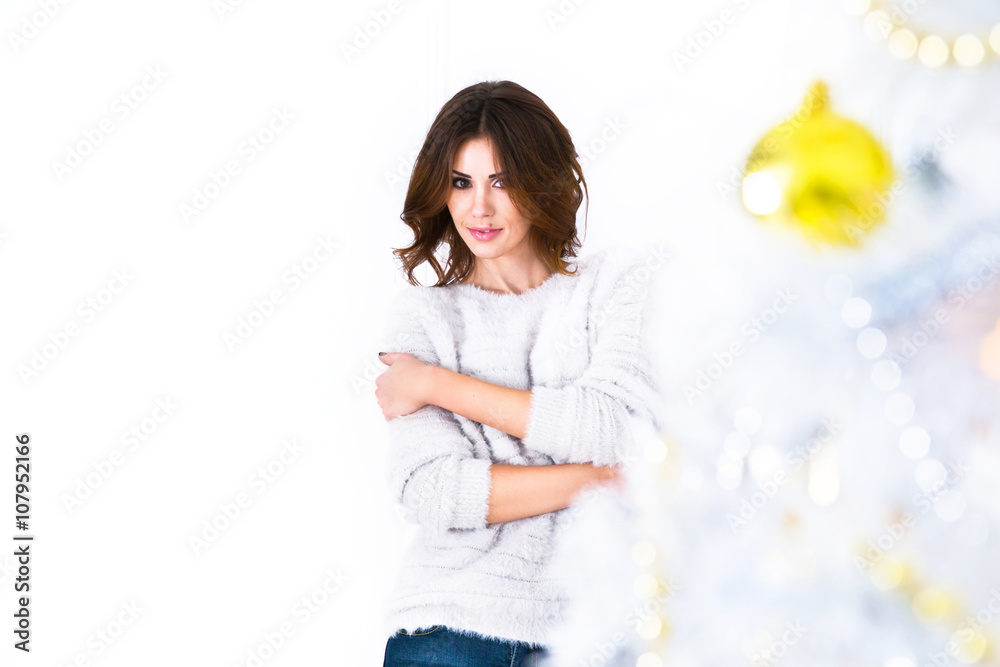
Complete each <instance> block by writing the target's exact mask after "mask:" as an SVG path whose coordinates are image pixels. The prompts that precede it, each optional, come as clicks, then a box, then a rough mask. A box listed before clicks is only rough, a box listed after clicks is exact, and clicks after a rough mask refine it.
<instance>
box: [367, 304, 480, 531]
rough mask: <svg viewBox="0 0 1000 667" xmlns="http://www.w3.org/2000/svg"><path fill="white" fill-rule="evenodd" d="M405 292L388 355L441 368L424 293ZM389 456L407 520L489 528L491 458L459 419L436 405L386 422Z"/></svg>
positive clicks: (393, 319)
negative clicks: (476, 447)
mask: <svg viewBox="0 0 1000 667" xmlns="http://www.w3.org/2000/svg"><path fill="white" fill-rule="evenodd" d="M426 289H433V288H429V287H423V288H415V289H406V290H404V291H403V292H401V293H400V294H399V295H397V297H396V299H395V301H394V303H393V305H392V307H391V309H390V313H389V317H388V327H387V337H386V339H385V340H386V341H387V346H386V347H385V348H384V349H385V351H386V352H407V353H409V354H412V355H413V356H414V357H416V358H417V359H419V360H420V361H422V362H424V363H427V364H433V365H438V364H439V360H438V357H437V355H436V353H435V351H434V347H433V345H432V343H431V340H430V338H429V336H428V335H427V326H426V324H427V321H428V318H429V317H431V314H430V310H429V307H428V305H429V304H427V302H426V301H425V298H426V296H427V294H426V293H425V292H424V291H423V290H426ZM386 424H387V426H388V429H389V451H388V453H387V456H386V468H385V472H386V479H387V481H388V485H389V489H390V491H391V493H392V495H393V500H394V502H397V503H400V504H402V506H403V508H404V510H405V511H404V517H405V518H406V520H407V521H409V522H410V523H419V524H422V525H424V526H427V527H428V528H430V529H431V530H434V531H436V532H444V531H446V530H453V529H475V528H484V527H486V516H487V515H488V513H489V494H490V483H491V478H490V466H491V465H492V461H491V460H489V459H480V458H475V456H474V453H473V447H472V443H471V442H470V441H469V439H468V438H466V437H465V435H464V434H463V433H462V430H461V428H460V427H459V425H458V422H457V420H456V419H455V416H454V415H453V414H452V413H451V412H449V411H447V410H444V409H443V408H440V407H438V406H436V405H425V406H424V407H422V408H420V409H419V410H417V411H415V412H412V413H410V414H408V415H402V416H399V417H396V418H395V419H391V420H389V421H388V422H386Z"/></svg>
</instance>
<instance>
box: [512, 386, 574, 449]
mask: <svg viewBox="0 0 1000 667" xmlns="http://www.w3.org/2000/svg"><path fill="white" fill-rule="evenodd" d="M574 396H575V393H573V388H572V387H567V388H564V389H553V388H552V387H545V386H541V385H538V386H535V387H532V388H531V409H530V411H529V413H528V427H527V432H526V434H525V437H524V441H523V442H524V444H525V445H526V446H527V447H529V448H531V449H534V450H535V451H538V452H541V453H543V454H547V455H549V456H551V457H552V458H553V459H554V460H555V461H556V462H565V461H568V460H569V457H570V449H571V447H570V445H571V442H570V437H571V435H572V433H573V431H572V423H573V413H574V405H575V401H574V400H573V397H574Z"/></svg>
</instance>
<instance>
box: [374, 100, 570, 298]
mask: <svg viewBox="0 0 1000 667" xmlns="http://www.w3.org/2000/svg"><path fill="white" fill-rule="evenodd" d="M480 138H485V139H486V140H487V141H488V142H489V143H490V144H491V146H492V148H493V151H494V157H495V160H496V161H497V167H498V169H499V170H500V171H502V172H503V175H504V178H503V181H504V190H505V191H506V192H507V194H508V196H509V197H510V199H511V201H512V202H513V204H514V207H515V208H516V209H517V211H518V212H519V213H520V214H521V215H522V216H524V218H525V220H527V221H528V222H529V224H530V225H531V227H530V229H529V232H528V234H529V239H530V241H529V242H530V243H531V245H532V247H533V248H534V250H535V254H536V255H538V257H539V258H540V259H541V260H542V261H543V262H544V263H545V265H546V266H547V267H548V268H549V270H550V271H554V272H559V273H563V274H566V275H575V270H574V271H569V270H568V269H567V264H568V260H570V259H572V258H574V257H576V252H577V250H578V249H579V248H580V240H579V238H578V237H577V231H576V213H577V211H578V210H579V208H580V204H581V203H582V202H583V198H584V195H585V194H587V200H588V204H587V208H586V209H585V210H584V215H585V217H584V225H585V226H586V213H587V211H588V209H589V208H590V204H589V200H590V197H589V193H587V182H586V181H585V180H584V178H583V170H582V169H581V167H580V163H579V161H578V160H577V157H578V155H577V153H576V148H575V147H574V146H573V141H572V139H571V138H570V134H569V131H568V130H567V129H566V128H565V127H564V126H563V124H562V123H561V122H560V121H559V119H558V118H556V115H555V114H554V113H552V110H551V109H549V107H548V106H547V105H546V104H545V102H543V101H542V100H541V99H540V98H539V97H538V96H537V95H535V94H534V93H532V92H530V91H529V90H527V89H526V88H524V87H522V86H520V85H518V84H516V83H514V82H513V81H484V82H482V83H477V84H474V85H471V86H469V87H467V88H463V89H462V90H460V91H459V92H458V93H456V94H455V96H454V97H452V98H451V99H450V100H448V102H447V103H446V104H445V105H444V106H443V107H442V108H441V111H439V112H438V115H437V117H436V118H435V119H434V122H433V123H432V124H431V127H430V130H428V132H427V138H426V139H425V140H424V145H423V146H422V147H421V149H420V153H419V154H418V155H417V159H416V161H415V162H414V165H413V172H412V173H411V175H410V183H409V186H408V188H407V190H406V200H405V201H404V203H403V212H402V214H400V216H399V217H400V219H401V220H402V221H403V222H404V223H406V225H407V226H408V227H409V228H410V229H411V230H412V231H413V243H411V244H410V245H409V246H406V247H405V248H394V249H393V254H394V255H396V256H397V257H398V258H399V259H400V261H401V262H402V264H403V269H404V270H405V271H406V277H407V280H408V281H409V282H410V284H411V285H419V284H420V283H419V282H418V281H417V280H416V279H415V278H414V276H413V272H414V269H416V267H418V266H419V265H420V264H422V263H424V262H427V263H428V264H430V265H431V267H432V268H433V269H434V272H435V273H436V274H437V279H438V281H437V284H436V285H435V287H440V286H443V285H450V284H452V283H456V282H460V281H462V280H464V279H465V278H466V277H467V276H468V275H469V273H470V272H471V271H472V269H473V266H474V262H475V255H474V254H472V251H471V250H469V248H468V246H467V245H466V244H465V241H463V240H462V237H461V236H460V235H459V234H458V231H457V230H456V229H455V225H454V222H453V220H452V217H451V213H450V212H449V211H448V198H449V196H450V193H451V181H452V175H451V169H452V165H453V163H454V159H455V155H456V154H457V152H458V150H459V148H460V147H461V146H462V145H463V144H464V143H465V142H466V141H469V140H472V139H480ZM442 243H446V244H447V245H448V246H449V253H448V258H447V262H446V264H445V266H444V267H442V266H441V264H440V263H439V262H438V258H437V257H436V255H435V251H436V250H437V248H438V246H440V245H441V244H442Z"/></svg>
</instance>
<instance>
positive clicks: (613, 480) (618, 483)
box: [591, 464, 625, 493]
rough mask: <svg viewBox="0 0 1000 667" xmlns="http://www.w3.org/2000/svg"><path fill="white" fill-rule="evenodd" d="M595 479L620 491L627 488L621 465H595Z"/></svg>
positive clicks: (598, 482)
mask: <svg viewBox="0 0 1000 667" xmlns="http://www.w3.org/2000/svg"><path fill="white" fill-rule="evenodd" d="M591 465H593V464H591ZM594 481H595V483H596V484H607V485H609V486H611V487H612V488H613V489H615V491H617V492H619V493H620V492H622V491H624V490H625V476H624V475H623V474H622V468H621V466H598V465H594Z"/></svg>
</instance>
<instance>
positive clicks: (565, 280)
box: [381, 247, 664, 646]
mask: <svg viewBox="0 0 1000 667" xmlns="http://www.w3.org/2000/svg"><path fill="white" fill-rule="evenodd" d="M658 260H659V258H658V257H657V254H656V252H655V250H652V251H643V250H639V249H635V248H630V247H615V248H608V249H604V250H601V251H599V252H597V253H595V254H593V255H591V256H589V257H584V258H579V259H577V260H576V261H575V264H576V266H577V269H578V275H576V276H566V275H562V274H559V273H554V274H552V275H551V276H549V278H548V279H546V281H545V282H544V283H542V284H541V285H539V286H538V287H536V288H534V289H532V290H528V291H527V292H524V293H521V294H498V293H495V292H490V291H487V290H484V289H482V288H480V287H477V286H475V285H471V284H455V285H448V286H444V287H426V286H425V287H414V288H408V289H405V290H403V291H402V292H401V293H400V294H398V295H397V297H396V299H395V301H394V303H393V305H392V308H391V310H390V312H389V315H388V318H387V322H388V327H387V331H386V338H385V341H386V346H385V347H382V348H381V349H383V350H385V351H387V352H408V353H410V354H412V355H413V356H415V357H416V358H418V359H419V360H421V361H423V362H425V363H428V364H433V365H435V366H441V367H443V368H448V369H450V370H452V371H455V372H458V373H462V374H464V375H470V376H472V377H475V378H479V379H480V380H484V381H486V382H491V383H494V384H499V385H503V386H506V387H514V388H517V389H530V390H531V391H532V399H531V411H530V416H529V421H528V428H527V434H526V437H525V438H524V439H523V440H522V439H518V438H515V437H513V436H511V435H508V434H506V433H503V432H501V431H498V430H496V429H494V428H492V427H490V426H485V425H483V424H480V423H478V422H474V421H471V420H469V419H466V418H465V417H462V416H460V415H456V414H454V413H452V412H450V411H447V410H444V409H442V408H439V407H437V406H432V405H428V406H424V407H423V408H420V409H419V410H417V411H416V412H413V413H412V414H409V415H404V416H402V417H397V418H395V419H393V420H390V421H389V422H387V427H388V429H389V451H388V453H387V456H386V473H387V480H388V484H389V488H390V490H391V492H392V495H393V498H394V501H395V502H398V503H400V504H401V505H402V506H403V508H404V516H406V517H407V519H408V520H409V521H411V522H415V523H419V524H420V528H419V530H418V532H417V535H416V537H415V539H414V541H413V543H412V544H411V545H410V547H409V550H408V551H407V553H406V554H405V556H404V564H403V567H402V571H401V572H400V573H399V576H398V578H397V579H396V581H395V586H394V589H393V591H392V594H391V596H390V598H389V600H388V601H387V603H388V604H387V608H386V613H385V616H384V632H385V636H386V638H388V637H389V636H390V635H392V634H393V633H395V632H396V631H397V630H399V629H403V630H405V631H407V632H412V631H415V630H417V629H420V628H428V627H430V626H433V625H446V626H448V627H449V628H451V629H453V630H456V631H459V632H465V633H468V634H475V635H479V636H483V637H488V638H501V639H514V640H519V641H524V642H529V643H532V644H535V645H539V646H541V645H545V644H546V643H547V642H548V638H549V636H550V633H551V632H552V631H553V630H554V629H555V628H556V627H557V626H558V625H559V624H560V622H561V620H562V612H563V607H564V603H565V602H566V600H567V591H566V590H565V587H564V580H563V579H562V578H561V577H560V576H559V573H558V572H554V571H551V569H550V568H548V565H549V562H550V560H551V555H552V553H553V549H554V547H555V543H556V538H557V537H558V532H559V531H558V530H557V528H558V524H559V515H560V514H561V513H562V512H565V510H560V511H558V512H550V513H547V514H543V515H540V516H535V517H530V518H526V519H518V520H515V521H508V522H503V523H495V524H487V523H486V516H487V512H488V507H489V493H490V466H491V465H492V464H494V463H503V464H512V465H550V464H560V463H589V462H592V463H595V464H598V465H615V464H623V465H624V464H626V462H627V461H628V460H629V459H630V455H631V454H632V452H633V451H634V449H633V448H634V447H635V444H636V443H635V442H634V440H635V438H634V437H633V422H632V420H633V419H635V418H641V419H646V420H647V422H646V423H647V424H652V425H653V426H655V427H657V428H659V427H661V426H662V425H663V423H664V420H663V413H662V411H661V410H662V406H663V402H662V398H661V397H660V394H659V388H660V383H659V380H658V378H657V375H656V373H655V372H654V371H653V368H652V365H651V356H650V347H649V345H650V344H651V341H650V340H649V336H648V335H647V333H648V323H649V321H650V312H651V311H650V306H651V302H652V300H651V299H650V294H651V286H652V285H653V284H654V281H653V280H652V274H651V271H650V270H649V269H648V268H647V265H657V264H662V262H661V261H658ZM571 267H572V265H571Z"/></svg>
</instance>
